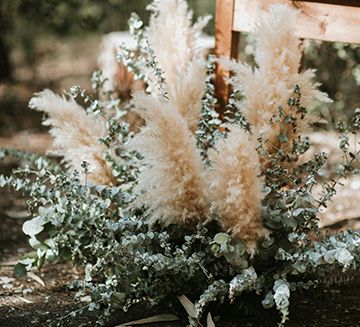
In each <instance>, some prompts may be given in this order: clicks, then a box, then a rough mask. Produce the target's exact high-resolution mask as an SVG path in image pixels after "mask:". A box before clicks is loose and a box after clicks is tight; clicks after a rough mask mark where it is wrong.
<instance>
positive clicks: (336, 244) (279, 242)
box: [0, 16, 360, 325]
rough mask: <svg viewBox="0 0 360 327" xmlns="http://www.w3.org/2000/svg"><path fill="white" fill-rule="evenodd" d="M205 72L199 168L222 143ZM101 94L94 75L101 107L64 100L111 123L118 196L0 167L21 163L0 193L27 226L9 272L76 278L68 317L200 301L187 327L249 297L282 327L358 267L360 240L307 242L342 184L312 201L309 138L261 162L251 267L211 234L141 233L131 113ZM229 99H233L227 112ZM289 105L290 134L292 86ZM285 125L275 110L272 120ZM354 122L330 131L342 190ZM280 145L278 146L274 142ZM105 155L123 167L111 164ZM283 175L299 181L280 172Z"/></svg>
mask: <svg viewBox="0 0 360 327" xmlns="http://www.w3.org/2000/svg"><path fill="white" fill-rule="evenodd" d="M132 23H133V24H135V25H136V26H135V28H134V29H133V30H134V34H135V36H136V35H137V37H138V41H139V42H142V41H141V40H142V34H141V31H140V30H139V28H140V27H141V26H142V24H140V23H139V20H138V19H137V18H136V17H135V16H133V18H132ZM144 51H145V50H144ZM150 58H151V55H150ZM130 59H131V58H130ZM152 65H155V66H156V60H152V64H151V65H150V67H152ZM213 67H214V62H213V60H212V59H211V60H210V61H209V79H208V81H207V85H206V94H205V97H204V102H203V110H202V115H201V120H200V124H199V129H198V132H197V137H198V147H199V148H200V149H201V151H202V153H203V157H204V158H205V159H206V151H207V150H208V149H209V148H211V147H213V144H214V139H215V138H216V137H218V136H221V137H225V136H226V135H225V136H224V135H221V133H220V132H219V129H218V128H219V127H221V124H222V122H221V121H220V120H219V116H218V114H216V113H215V110H214V109H215V105H216V99H215V97H214V89H213V86H212V84H211V74H212V70H213ZM155 68H156V67H155ZM134 69H135V68H134ZM156 71H157V70H156V69H155V75H158V78H159V80H158V86H159V87H160V90H163V89H162V85H163V82H164V81H163V80H161V71H158V74H156ZM103 82H104V80H103V78H102V77H101V74H100V73H95V74H94V75H93V87H94V93H95V95H96V94H97V95H101V96H102V98H103V97H104V96H105V98H106V100H100V99H98V98H97V97H90V96H89V95H87V93H86V92H85V90H82V89H81V88H79V87H75V88H72V90H71V91H72V92H71V94H72V96H80V97H81V98H83V100H84V102H85V103H87V104H89V107H88V108H87V111H88V112H90V113H94V112H95V113H97V114H100V115H103V116H104V117H105V116H106V110H110V109H111V110H115V111H116V112H117V114H116V115H115V116H112V118H110V119H108V122H107V128H108V135H107V136H105V137H104V138H103V139H102V140H100V141H101V142H103V143H104V144H105V145H106V146H107V147H108V153H107V161H108V162H109V164H111V165H112V168H113V173H114V176H115V177H116V179H117V181H118V182H119V186H114V187H109V186H103V185H97V186H94V185H88V184H87V183H86V178H85V183H84V182H83V180H84V178H82V177H84V175H85V177H86V175H87V174H88V170H87V164H86V163H84V164H83V165H82V167H79V171H75V172H69V171H67V170H66V169H65V168H64V165H63V164H62V163H60V164H56V163H53V162H52V161H51V160H50V159H48V158H46V157H37V156H35V155H31V154H26V153H22V152H19V151H11V150H1V151H0V159H2V158H4V157H5V156H15V157H18V158H20V159H21V160H22V161H23V163H24V167H23V168H20V169H18V170H15V171H14V172H13V174H12V175H11V176H0V187H6V186H9V187H11V188H13V189H15V190H17V191H22V192H23V193H25V194H27V195H28V196H29V197H30V200H29V212H30V214H31V219H30V220H28V221H26V222H25V223H24V226H23V231H24V233H25V234H26V235H28V236H29V243H30V245H31V246H32V247H33V248H34V250H35V251H36V253H35V254H34V255H33V256H32V257H31V256H27V257H26V258H23V259H22V260H21V261H20V262H19V264H18V265H17V267H16V272H17V274H19V275H20V274H23V273H26V272H27V271H28V270H30V269H33V268H34V267H38V268H41V267H42V266H43V264H44V263H45V262H50V261H53V260H55V259H57V258H62V259H66V260H69V261H71V262H73V263H75V264H77V265H79V266H80V267H83V268H84V270H85V275H84V278H83V279H80V280H77V281H74V283H73V287H74V288H76V289H77V290H78V294H77V295H78V296H79V297H81V296H83V295H86V294H90V295H91V298H92V300H91V302H90V303H88V304H87V305H86V306H85V307H83V308H81V309H79V310H78V311H76V312H73V313H72V314H71V315H70V317H71V316H72V315H74V314H76V313H81V312H82V311H83V310H84V309H85V308H86V309H88V310H90V311H91V310H94V309H99V308H101V309H102V311H101V312H102V314H101V315H100V317H99V323H103V322H104V321H105V319H106V318H107V317H108V316H109V314H110V313H111V310H112V309H119V308H121V309H123V310H125V311H126V310H128V309H129V308H130V307H131V306H132V305H134V304H136V303H139V302H142V303H146V304H148V305H155V304H158V303H160V302H161V301H162V300H164V299H166V300H169V301H170V302H171V301H172V300H175V299H176V296H177V295H182V294H185V295H186V296H188V297H190V298H194V299H195V300H196V299H197V301H196V304H195V308H196V316H197V317H196V319H195V320H194V319H190V322H191V323H192V324H193V325H196V324H197V323H198V319H201V315H202V314H203V313H204V312H205V310H206V307H207V305H208V304H209V303H210V302H213V301H220V302H224V303H227V304H230V303H233V302H236V303H239V302H241V301H242V296H243V295H244V294H245V293H249V292H255V293H256V294H258V295H260V296H261V297H262V298H263V301H262V304H263V306H264V308H271V307H273V306H276V308H277V309H278V310H279V311H280V313H281V316H282V318H281V324H284V323H285V321H286V319H287V316H288V313H289V301H290V293H291V291H294V290H296V289H299V288H305V289H307V288H309V287H313V286H316V285H317V280H318V278H320V280H321V277H322V276H324V275H325V274H326V273H327V272H328V271H329V269H334V267H335V268H338V269H340V270H347V269H357V268H358V267H359V264H360V262H359V261H360V251H359V245H360V234H359V233H356V232H347V233H341V234H338V235H333V236H330V237H325V238H323V239H321V240H320V241H318V242H315V241H313V237H310V235H312V234H313V233H317V213H318V209H319V208H320V207H321V206H324V205H326V202H327V201H329V200H330V199H331V198H332V196H333V195H334V193H335V186H336V184H337V183H338V181H339V179H334V180H333V181H332V182H330V183H329V184H326V185H325V187H324V193H323V195H322V197H321V198H320V199H317V198H315V196H314V195H313V193H312V191H313V187H314V185H315V184H317V183H318V177H319V174H318V173H319V170H320V169H321V168H322V166H323V165H324V163H325V161H326V154H323V153H320V154H316V155H315V156H314V157H313V158H312V159H311V160H309V161H308V162H306V163H302V164H299V165H296V163H297V159H298V157H299V156H300V155H301V154H303V153H304V152H306V151H307V150H308V148H309V140H308V139H307V138H306V137H300V138H299V139H298V140H296V141H295V142H294V143H293V144H292V151H291V153H283V152H282V151H281V150H279V151H278V153H275V154H274V155H272V156H271V157H270V158H269V160H270V161H269V162H270V164H269V168H268V169H267V170H266V171H265V172H264V180H265V193H266V195H265V198H264V201H263V221H264V224H265V225H266V226H267V227H268V228H269V229H270V230H271V232H272V233H271V236H270V237H269V238H268V239H265V240H264V241H263V242H262V243H261V244H260V245H259V248H258V252H257V253H256V255H254V256H251V255H250V254H249V253H247V252H246V250H245V246H244V243H243V242H242V241H240V240H238V241H234V240H233V239H232V238H231V237H230V235H228V234H227V233H224V232H221V231H220V228H219V226H217V224H216V223H214V222H212V223H210V224H203V225H198V226H197V228H196V229H195V230H191V229H187V228H186V227H180V226H173V225H170V226H168V227H166V228H162V227H161V226H158V225H153V226H150V225H149V224H148V221H147V220H146V219H145V217H144V211H143V210H140V209H136V210H134V208H133V206H132V205H131V204H132V202H133V200H134V198H135V194H134V193H133V186H134V185H135V184H136V181H137V176H138V171H139V169H140V168H139V167H140V166H139V159H140V156H139V155H138V154H136V153H132V152H128V151H126V150H125V149H124V144H125V143H126V141H127V140H128V139H129V137H131V132H130V128H129V125H128V124H126V123H125V122H122V121H121V119H120V118H122V116H124V115H125V114H126V113H127V112H128V110H130V106H128V105H125V104H122V103H121V102H120V101H119V100H118V99H116V97H114V95H113V94H112V93H111V92H108V93H106V94H102V93H101V87H102V85H103V84H104V83H103ZM235 98H236V95H233V96H232V98H231V99H232V101H231V103H230V106H231V105H232V104H234V103H235V100H234V99H235ZM288 105H289V106H290V107H291V108H292V109H293V110H290V111H289V112H293V113H294V115H290V114H289V116H288V117H286V119H285V121H286V122H287V123H288V124H289V127H292V128H296V124H297V123H298V120H299V119H304V117H305V115H306V109H305V108H303V107H302V106H301V90H300V89H299V88H298V87H297V86H294V95H293V97H292V98H291V99H289V104H288ZM229 109H231V110H232V111H233V113H232V115H231V116H228V117H226V119H227V121H228V122H229V121H231V122H232V123H234V124H239V125H240V126H242V127H243V128H244V129H246V130H247V132H249V133H251V127H250V126H249V125H248V124H247V123H246V121H245V120H244V119H243V117H242V116H241V114H239V112H238V111H237V109H238V108H236V106H234V107H232V108H229ZM282 114H283V110H282V109H281V108H279V113H278V115H279V117H281V115H282ZM359 117H360V112H359V111H356V116H355V118H354V120H353V123H354V124H353V125H354V126H353V127H346V126H344V125H341V128H339V131H340V132H341V139H340V148H341V149H342V151H343V154H344V161H343V162H341V163H339V167H340V168H339V169H338V173H339V178H340V177H341V178H343V177H347V176H348V175H349V174H353V173H358V171H357V169H356V168H354V167H353V163H354V161H355V160H356V158H357V155H358V153H357V152H354V151H352V150H351V149H350V148H349V146H348V144H349V142H348V137H349V136H348V135H351V133H355V132H356V130H358V129H359V125H360V124H359V120H360V118H359ZM274 119H277V117H274ZM349 133H350V134H349ZM225 134H226V133H225ZM279 140H280V141H281V142H284V143H286V142H287V140H286V139H285V138H284V137H283V136H282V135H279ZM114 144H115V149H114V148H113V147H114ZM259 144H260V145H259V148H258V152H259V154H261V155H263V156H267V153H266V150H265V148H266V147H264V146H263V145H264V144H266V140H259ZM114 150H117V152H120V155H116V154H114ZM115 152H116V151H115ZM119 157H120V160H119ZM284 162H286V163H287V165H284ZM289 164H293V165H292V166H294V167H296V169H294V170H291V169H289V168H288V167H289V166H290V165H289ZM286 185H290V186H291V187H284V186H286Z"/></svg>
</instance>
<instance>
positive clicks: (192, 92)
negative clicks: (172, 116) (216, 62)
mask: <svg viewBox="0 0 360 327" xmlns="http://www.w3.org/2000/svg"><path fill="white" fill-rule="evenodd" d="M148 9H149V10H150V11H151V12H152V14H151V17H150V22H149V26H148V28H147V30H146V36H147V39H148V42H149V45H150V47H151V48H152V50H153V51H154V55H155V57H156V60H157V62H158V64H159V67H160V68H161V69H162V70H163V72H164V77H165V82H166V86H167V91H168V96H169V101H170V102H171V103H172V104H173V105H172V106H173V107H174V109H176V110H177V111H178V112H179V113H180V114H181V115H182V116H183V117H184V119H185V121H186V123H187V125H188V127H189V129H190V130H191V131H192V132H193V133H194V132H195V131H196V129H197V125H198V122H199V118H200V111H201V103H202V102H201V100H202V98H203V96H204V91H205V82H206V63H205V60H204V54H203V53H202V52H203V51H202V50H201V48H199V37H200V35H201V32H202V29H203V28H204V27H205V26H206V24H207V23H208V21H209V20H210V18H211V17H210V16H206V17H202V18H200V19H199V20H198V21H197V22H196V23H195V24H192V12H191V11H189V9H188V5H187V2H186V1H185V0H155V1H153V2H152V4H150V5H149V6H148ZM174 22H176V24H174Z"/></svg>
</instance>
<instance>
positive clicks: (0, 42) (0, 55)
mask: <svg viewBox="0 0 360 327" xmlns="http://www.w3.org/2000/svg"><path fill="white" fill-rule="evenodd" d="M9 55H10V49H9V47H8V46H7V44H6V42H5V40H4V39H3V38H2V37H1V36H0V80H9V79H11V64H10V57H9Z"/></svg>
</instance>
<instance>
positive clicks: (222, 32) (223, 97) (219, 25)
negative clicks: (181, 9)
mask: <svg viewBox="0 0 360 327" xmlns="http://www.w3.org/2000/svg"><path fill="white" fill-rule="evenodd" d="M234 9H235V0H216V19H215V40H216V46H215V54H216V56H217V57H218V58H221V57H225V58H236V57H237V54H238V45H239V33H237V32H234V31H233V19H234ZM228 76H229V72H228V71H226V70H225V69H224V68H223V67H222V66H221V65H220V64H217V66H216V79H215V91H216V95H217V98H218V101H219V112H220V113H223V112H224V111H225V105H226V103H227V99H228V96H229V92H230V91H229V87H228V85H227V83H226V82H225V79H226V78H227V77H228Z"/></svg>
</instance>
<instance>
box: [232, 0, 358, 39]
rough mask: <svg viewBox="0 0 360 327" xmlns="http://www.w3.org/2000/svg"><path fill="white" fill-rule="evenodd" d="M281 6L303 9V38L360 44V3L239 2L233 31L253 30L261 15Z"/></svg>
mask: <svg viewBox="0 0 360 327" xmlns="http://www.w3.org/2000/svg"><path fill="white" fill-rule="evenodd" d="M279 3H285V4H288V5H289V6H291V7H293V8H296V9H300V11H301V12H300V15H299V23H298V24H297V32H296V33H297V35H298V37H299V38H305V39H318V40H323V41H331V42H345V43H358V44H360V0H358V1H345V0H343V1H341V0H326V1H325V0H323V1H322V0H317V1H310V0H308V1H295V0H235V8H234V10H235V13H234V17H233V30H234V31H238V32H240V31H241V32H249V31H251V30H252V27H253V25H254V23H255V22H256V19H257V17H258V15H259V12H260V11H262V10H267V9H268V8H269V6H270V5H272V4H279Z"/></svg>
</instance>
